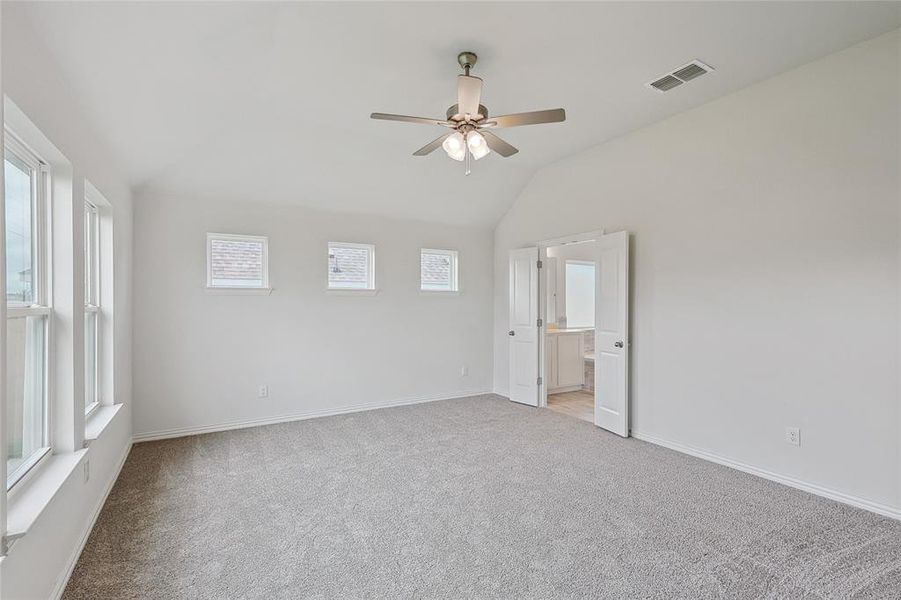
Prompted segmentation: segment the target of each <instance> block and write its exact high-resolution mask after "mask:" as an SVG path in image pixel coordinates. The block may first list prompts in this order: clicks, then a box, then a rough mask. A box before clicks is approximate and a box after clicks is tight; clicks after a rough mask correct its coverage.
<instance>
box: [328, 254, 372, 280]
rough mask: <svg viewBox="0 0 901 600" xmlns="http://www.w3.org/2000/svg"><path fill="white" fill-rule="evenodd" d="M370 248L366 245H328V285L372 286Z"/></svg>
mask: <svg viewBox="0 0 901 600" xmlns="http://www.w3.org/2000/svg"><path fill="white" fill-rule="evenodd" d="M372 252H373V251H372V249H371V248H367V247H353V246H341V245H336V244H329V247H328V286H329V287H330V288H338V289H364V290H365V289H370V288H371V287H372V272H371V269H372V259H371V256H372Z"/></svg>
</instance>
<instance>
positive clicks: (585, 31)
mask: <svg viewBox="0 0 901 600" xmlns="http://www.w3.org/2000/svg"><path fill="white" fill-rule="evenodd" d="M899 6H901V4H898V3H868V2H864V3H859V2H848V3H842V2H796V3H795V2H793V3H774V2H752V3H738V2H722V3H703V2H702V3H689V2H663V3H651V2H640V3H572V4H570V3H565V4H564V3H557V2H545V3H534V2H533V3H513V2H500V3H473V4H463V3H458V2H454V3H421V4H404V3H359V4H358V3H315V4H313V3H258V2H232V3H226V2H221V3H187V2H185V3H168V2H167V3H153V2H147V3H137V2H136V3H125V2H118V3H117V2H110V3H84V2H72V3H68V2H66V3H49V2H34V3H29V4H28V5H27V6H26V7H25V11H26V12H27V14H28V18H30V19H31V20H32V22H33V26H34V27H35V29H36V30H37V32H38V34H39V35H40V36H41V37H43V39H44V42H45V43H46V44H47V46H48V47H49V48H50V50H51V52H53V54H54V55H55V57H56V59H57V60H58V61H59V63H60V64H61V65H62V67H63V69H64V70H65V71H66V72H67V74H68V75H69V76H70V77H71V81H70V85H71V86H72V88H73V92H74V93H75V94H76V96H77V99H78V100H79V101H80V102H81V103H82V104H84V105H85V106H86V107H87V108H88V110H89V112H90V114H89V117H90V119H91V120H92V121H93V123H94V125H95V127H97V129H98V130H99V131H101V132H102V133H103V134H104V135H106V136H107V138H108V140H107V141H108V143H109V144H110V146H111V147H112V149H113V150H114V151H115V153H116V154H117V155H118V156H119V157H120V158H121V161H122V164H123V166H124V167H125V168H126V170H127V175H128V176H129V178H130V180H131V182H132V184H133V185H134V186H135V187H136V188H141V187H143V188H145V189H152V190H158V191H162V192H166V193H172V194H177V195H178V196H179V197H181V198H183V199H185V200H190V198H192V197H197V198H204V199H211V198H222V199H224V200H225V199H227V200H247V201H259V202H266V203H293V204H298V205H304V206H311V207H320V208H327V209H336V210H347V211H357V212H363V213H370V214H384V215H390V216H399V217H407V218H415V219H423V220H430V221H440V222H446V223H467V224H479V225H490V224H493V223H495V222H496V221H497V220H498V219H499V218H500V216H502V215H503V213H504V212H505V211H506V210H507V209H508V208H509V206H510V205H511V204H512V202H513V201H514V200H515V198H516V195H517V194H518V192H519V191H520V190H521V189H522V188H523V186H524V185H525V184H526V183H527V182H528V180H529V178H530V177H531V175H532V174H533V173H534V172H535V170H536V169H537V168H539V167H540V166H541V165H543V164H545V163H548V162H550V161H555V160H558V159H560V158H562V157H564V156H567V155H569V154H572V153H574V152H577V151H579V150H581V149H584V148H586V147H589V146H592V145H595V144H598V143H601V142H603V141H605V140H608V139H610V138H612V137H615V136H618V135H621V134H623V133H625V132H628V131H630V130H633V129H636V128H639V127H642V126H644V125H647V124H650V123H653V122H655V121H658V120H660V119H663V118H665V117H667V116H668V115H671V114H674V113H677V112H680V111H684V110H686V109H688V108H691V107H694V106H697V105H699V104H701V103H704V102H707V101H709V100H711V99H714V98H716V97H718V96H722V95H724V94H726V93H729V92H732V91H734V90H737V89H739V88H742V87H744V86H747V85H749V84H751V83H753V82H755V81H759V80H761V79H764V78H766V77H769V76H772V75H774V74H777V73H779V72H782V71H785V70H787V69H790V68H792V67H794V66H797V65H800V64H803V63H805V62H809V61H810V60H813V59H815V58H817V57H820V56H823V55H825V54H828V53H830V52H833V51H836V50H839V49H841V48H844V47H847V46H849V45H852V44H854V43H856V42H858V41H861V40H864V39H868V38H871V37H875V36H876V35H879V34H880V33H883V32H886V31H889V30H892V29H895V28H898V27H899V25H901V20H899ZM460 50H473V51H475V52H477V53H478V54H479V62H478V65H477V67H476V68H475V70H474V72H473V74H475V75H478V76H480V77H483V78H484V80H485V85H484V92H483V104H485V105H487V106H488V108H489V110H490V111H491V113H492V114H504V113H512V112H521V111H527V110H536V109H544V108H555V107H564V108H565V109H566V111H567V121H566V122H565V123H561V124H553V125H540V126H534V127H524V128H519V129H511V130H505V131H503V132H501V134H502V136H503V137H504V138H505V139H507V140H508V141H509V142H510V143H512V144H514V145H516V146H517V147H519V148H520V153H519V154H516V155H515V156H513V157H512V158H508V159H503V158H501V157H499V156H497V155H494V154H492V155H489V157H487V158H486V159H484V160H482V161H479V162H478V163H476V164H475V166H474V172H473V174H472V175H471V176H469V177H464V176H463V172H462V166H461V165H460V163H457V162H454V161H451V160H450V159H448V158H447V157H446V155H444V153H443V152H442V151H440V150H439V151H437V152H434V153H433V154H432V155H430V156H428V157H425V158H418V157H413V156H411V154H412V152H413V151H414V150H416V149H417V148H418V147H420V146H422V145H423V144H425V143H426V142H428V141H430V140H431V139H433V138H435V137H437V136H438V135H439V134H440V133H441V131H442V130H441V129H440V128H438V127H434V128H432V127H428V126H422V125H412V124H403V123H389V122H382V121H372V120H370V119H369V113H370V112H372V111H382V112H396V113H402V114H410V115H418V116H434V117H441V116H443V114H444V111H445V109H446V108H447V107H448V106H449V105H451V104H453V103H454V102H455V99H454V97H455V85H456V83H455V75H456V74H457V73H458V72H459V69H458V67H457V64H456V55H457V52H458V51H460ZM692 59H700V60H702V61H704V62H706V63H708V64H710V65H712V66H713V67H715V68H716V70H717V71H716V73H715V74H714V75H710V76H705V77H703V78H701V79H698V80H696V81H695V82H693V83H691V84H690V85H684V86H681V87H680V88H677V89H675V90H674V91H672V92H669V93H667V94H659V93H657V92H653V91H651V90H648V89H647V88H645V86H644V84H645V83H646V82H647V81H649V80H651V79H653V78H655V77H657V76H659V75H662V74H664V73H666V72H667V71H669V70H670V69H672V68H674V67H677V66H680V65H682V64H684V63H686V62H688V61H690V60H692ZM736 118H740V115H736Z"/></svg>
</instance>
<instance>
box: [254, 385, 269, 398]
mask: <svg viewBox="0 0 901 600" xmlns="http://www.w3.org/2000/svg"><path fill="white" fill-rule="evenodd" d="M268 397H269V386H268V385H261V386H260V387H258V388H257V398H268Z"/></svg>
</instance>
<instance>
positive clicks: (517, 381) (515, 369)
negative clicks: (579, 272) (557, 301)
mask: <svg viewBox="0 0 901 600" xmlns="http://www.w3.org/2000/svg"><path fill="white" fill-rule="evenodd" d="M507 333H508V335H509V336H510V400H513V401H514V402H521V403H523V404H528V405H530V406H538V248H537V247H536V248H522V249H521V250H511V251H510V330H509V331H508V332H507Z"/></svg>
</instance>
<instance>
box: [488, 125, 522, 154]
mask: <svg viewBox="0 0 901 600" xmlns="http://www.w3.org/2000/svg"><path fill="white" fill-rule="evenodd" d="M479 133H481V134H482V136H483V137H484V138H485V143H487V144H488V147H489V148H491V149H492V150H494V151H495V152H497V153H498V154H500V155H501V156H503V157H504V158H507V157H508V156H513V155H514V154H516V153H517V152H519V149H518V148H516V147H515V146H511V145H510V144H508V143H507V142H505V141H504V140H502V139H501V138H499V137H497V136H496V135H494V134H493V133H491V132H490V131H480V132H479Z"/></svg>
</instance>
